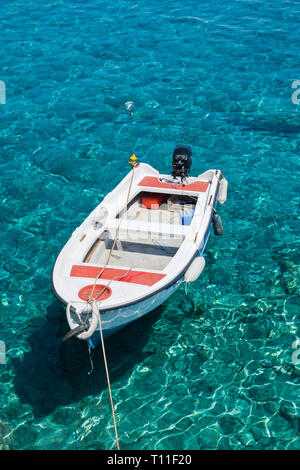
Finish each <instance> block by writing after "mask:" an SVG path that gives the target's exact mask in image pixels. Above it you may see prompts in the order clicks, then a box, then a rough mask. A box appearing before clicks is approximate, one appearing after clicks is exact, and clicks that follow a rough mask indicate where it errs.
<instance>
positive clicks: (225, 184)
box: [218, 176, 228, 204]
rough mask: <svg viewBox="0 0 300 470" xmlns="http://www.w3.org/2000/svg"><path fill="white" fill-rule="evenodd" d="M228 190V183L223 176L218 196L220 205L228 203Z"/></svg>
mask: <svg viewBox="0 0 300 470" xmlns="http://www.w3.org/2000/svg"><path fill="white" fill-rule="evenodd" d="M227 188H228V181H227V179H226V178H224V176H223V178H222V179H221V181H220V186H219V195H218V201H219V203H220V204H224V202H226V200H227Z"/></svg>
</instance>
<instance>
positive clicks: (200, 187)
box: [139, 176, 209, 193]
mask: <svg viewBox="0 0 300 470" xmlns="http://www.w3.org/2000/svg"><path fill="white" fill-rule="evenodd" d="M208 184H209V183H208V182H207V181H194V182H193V183H189V184H185V185H184V184H173V183H163V182H161V181H159V179H158V178H156V177H155V176H145V177H144V178H143V179H142V180H141V181H140V182H139V186H145V187H149V188H165V189H177V190H180V191H181V190H185V191H196V192H198V193H205V192H206V190H207V188H208Z"/></svg>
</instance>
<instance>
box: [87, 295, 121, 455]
mask: <svg viewBox="0 0 300 470" xmlns="http://www.w3.org/2000/svg"><path fill="white" fill-rule="evenodd" d="M92 309H93V313H96V315H97V318H98V321H99V329H100V338H101V345H102V352H103V359H104V365H105V372H106V379H107V385H108V390H109V397H110V405H111V411H112V415H113V421H114V428H115V435H116V442H117V449H118V450H120V444H119V438H118V429H117V423H116V417H115V410H114V402H113V398H112V393H111V386H110V379H109V372H108V366H107V359H106V353H105V346H104V339H103V333H102V323H101V315H100V312H99V308H98V305H97V302H96V301H93V303H92Z"/></svg>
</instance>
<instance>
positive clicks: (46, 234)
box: [0, 0, 300, 450]
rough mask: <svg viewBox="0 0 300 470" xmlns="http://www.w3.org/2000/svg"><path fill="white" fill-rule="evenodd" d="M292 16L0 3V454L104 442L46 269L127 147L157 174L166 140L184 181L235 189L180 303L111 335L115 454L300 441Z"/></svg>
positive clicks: (94, 391)
mask: <svg viewBox="0 0 300 470" xmlns="http://www.w3.org/2000/svg"><path fill="white" fill-rule="evenodd" d="M299 13H300V5H299V2H296V1H284V2H283V1H279V0H273V1H270V0H267V1H263V0H257V1H247V0H237V1H234V0H224V1H223V0H222V1H221V0H220V1H219V2H213V1H212V0H208V1H203V2H198V1H196V0H187V1H183V0H182V1H179V0H166V1H163V2H162V1H158V0H153V1H151V2H148V1H147V0H138V1H132V0H126V1H125V0H116V1H115V2H104V1H103V0H86V1H85V2H82V1H81V0H68V1H66V0H53V1H51V0H49V1H48V2H44V1H42V0H36V1H35V2H28V1H27V2H23V1H21V0H15V1H10V2H5V3H2V4H1V6H0V18H1V24H2V26H1V35H0V43H1V56H0V79H1V80H3V81H4V82H5V85H6V104H1V105H0V143H1V147H0V194H1V222H0V223H1V235H0V237H1V244H0V250H1V270H0V279H1V306H0V309H1V314H0V340H1V341H4V342H5V345H6V352H7V354H6V364H5V365H4V364H0V390H1V393H0V448H4V449H111V448H115V442H114V428H113V421H112V416H111V410H110V403H109V396H108V391H107V387H106V379H105V372H104V366H103V361H102V356H101V352H100V351H99V350H97V351H95V352H94V354H93V361H94V372H93V374H91V375H88V371H89V370H90V363H89V358H88V354H87V348H86V345H85V344H83V343H82V342H80V341H78V340H75V339H73V340H70V341H69V342H66V343H62V337H63V336H64V334H65V333H66V332H67V331H68V326H67V322H66V319H65V314H64V309H63V308H62V306H61V305H60V304H59V303H58V301H57V300H55V298H54V295H53V294H52V292H51V270H52V267H53V263H54V261H55V258H56V256H57V255H58V253H59V251H60V249H61V248H62V246H63V245H64V243H65V242H66V241H67V240H68V238H69V236H70V235H71V233H72V231H73V230H74V229H75V227H77V226H78V225H79V224H80V223H81V221H82V220H83V219H84V218H85V217H86V216H87V215H88V214H89V212H90V211H91V210H92V209H93V208H94V207H95V206H96V205H97V204H98V203H99V202H100V200H101V199H102V198H103V197H104V195H105V194H106V193H107V192H109V191H111V190H112V189H113V187H114V186H115V185H116V184H117V183H118V182H119V181H120V180H121V179H122V178H123V177H124V176H125V174H126V172H127V171H128V164H127V161H128V157H129V156H130V155H131V154H132V153H133V152H135V153H136V154H137V155H138V156H139V158H140V160H142V161H145V162H147V163H150V164H151V165H153V166H154V167H157V168H158V169H159V170H160V171H161V172H166V173H167V172H169V170H170V168H171V156H172V151H173V148H174V146H175V145H176V144H179V143H184V144H189V145H191V146H192V151H193V165H192V174H195V175H197V174H199V173H201V172H203V171H205V170H206V169H209V168H220V169H221V170H222V171H223V173H224V175H225V176H226V178H227V179H228V181H229V192H228V202H227V203H226V204H225V205H224V206H222V207H220V206H219V213H220V214H221V216H222V218H223V226H224V235H223V237H214V235H211V238H210V240H209V243H208V245H207V249H206V268H205V271H204V273H203V275H202V276H201V277H200V279H199V280H198V281H197V282H195V283H194V284H193V285H192V286H190V287H189V289H188V295H187V296H186V295H185V292H184V288H183V287H182V288H180V289H179V290H178V291H177V292H176V294H174V296H172V297H171V299H170V300H168V301H167V302H165V303H164V304H163V305H162V306H161V307H160V308H158V309H156V310H155V311H154V312H152V313H151V314H149V315H148V316H147V317H145V318H144V319H141V320H139V321H137V322H136V323H134V324H132V325H131V326H130V327H128V328H127V329H125V330H123V331H122V332H120V333H119V334H116V335H115V336H113V337H112V338H110V339H109V340H107V342H106V345H107V356H108V362H109V368H110V372H111V380H112V392H113V397H114V401H115V409H116V417H117V423H118V431H119V439H120V446H121V449H158V450H160V449H168V450H171V449H246V448H247V449H248V448H249V449H299V448H300V439H299V431H300V403H299V381H300V366H299V365H297V361H298V358H297V356H296V355H295V353H297V350H296V349H295V341H296V339H297V337H300V331H299V307H300V301H299V282H300V280H299V277H300V274H299V257H300V255H299V231H300V230H299V229H300V227H299V152H300V137H299V131H300V122H299V118H300V114H299V113H300V106H298V105H297V104H293V102H292V99H291V96H292V92H293V91H295V90H293V89H292V88H291V85H292V82H293V80H296V79H300V70H299V47H298V45H299V36H300V32H299V28H300V21H299ZM127 101H133V102H134V112H133V114H132V115H130V114H129V113H128V112H127V111H126V109H125V105H124V104H125V102H127ZM293 346H294V349H293ZM293 353H294V355H293Z"/></svg>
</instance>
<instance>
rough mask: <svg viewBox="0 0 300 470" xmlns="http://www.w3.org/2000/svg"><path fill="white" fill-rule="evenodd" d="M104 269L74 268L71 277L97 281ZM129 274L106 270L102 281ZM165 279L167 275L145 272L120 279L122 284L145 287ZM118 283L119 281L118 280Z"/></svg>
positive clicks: (122, 271)
mask: <svg viewBox="0 0 300 470" xmlns="http://www.w3.org/2000/svg"><path fill="white" fill-rule="evenodd" d="M102 269H103V267H95V266H80V265H74V266H72V269H71V273H70V277H88V278H90V279H95V278H96V277H97V276H98V275H99V274H100V272H101V271H102ZM127 272H128V270H127V269H115V268H105V269H104V271H103V273H102V274H101V276H100V278H99V279H100V280H101V279H109V280H110V279H114V278H115V277H117V276H120V277H121V276H124V274H126V273H127ZM164 277H165V274H160V273H147V272H145V271H130V272H129V273H128V274H126V276H124V277H122V279H120V280H119V281H120V282H130V283H133V284H141V285H143V286H153V285H154V284H156V282H158V281H160V280H161V279H163V278H164ZM116 281H118V279H116Z"/></svg>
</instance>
